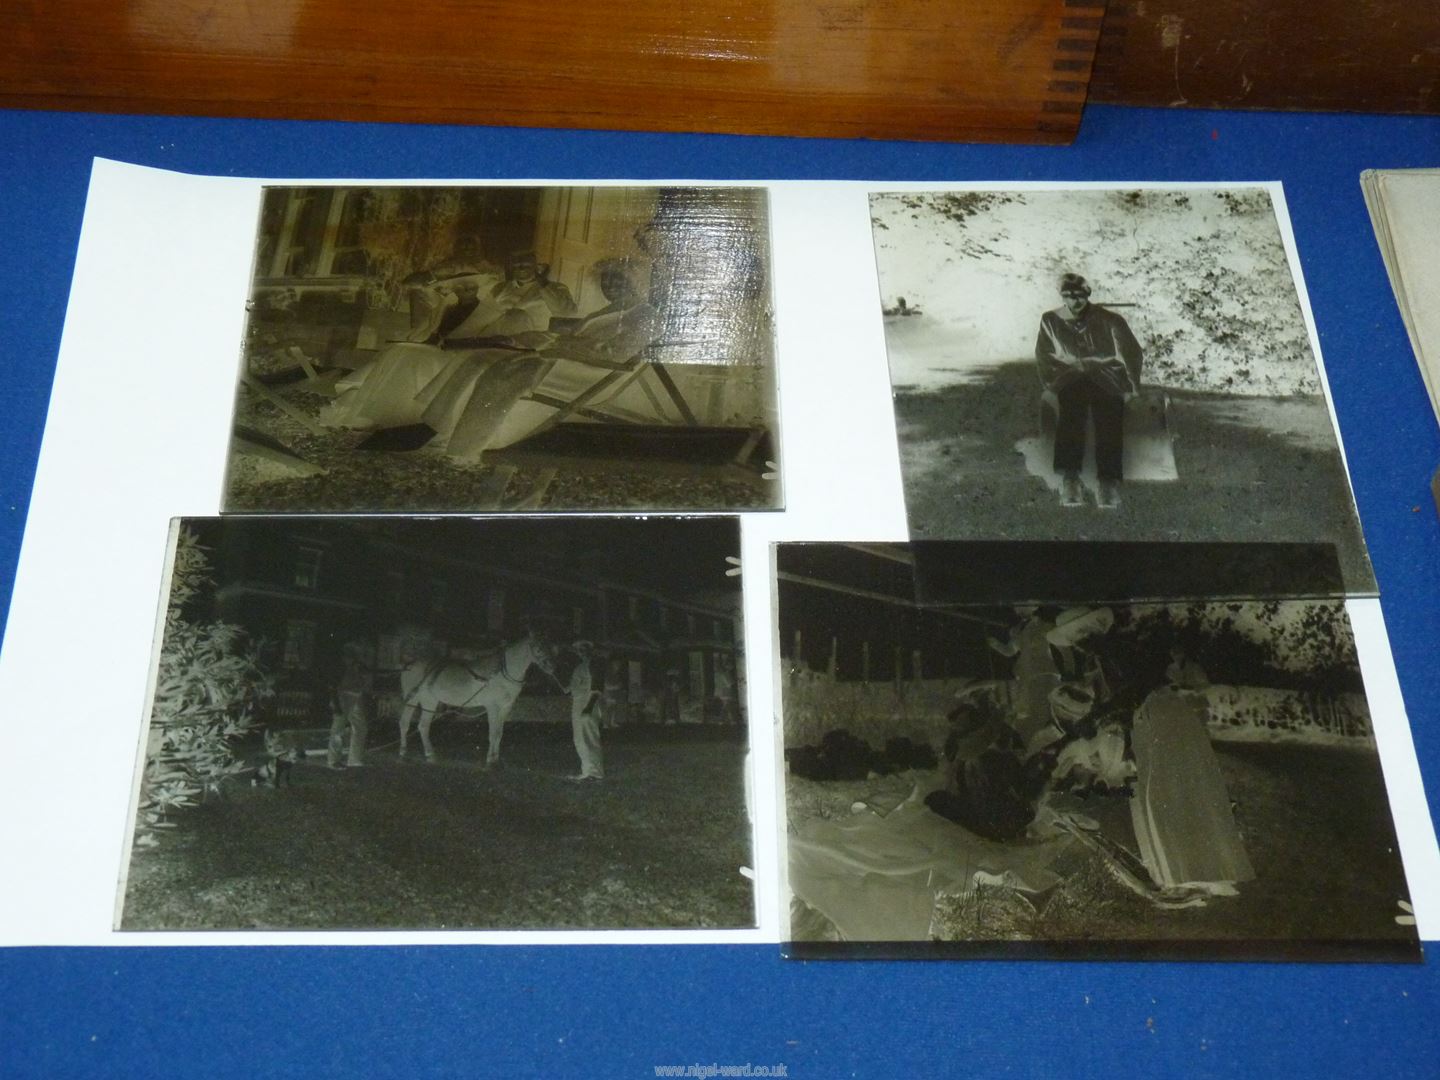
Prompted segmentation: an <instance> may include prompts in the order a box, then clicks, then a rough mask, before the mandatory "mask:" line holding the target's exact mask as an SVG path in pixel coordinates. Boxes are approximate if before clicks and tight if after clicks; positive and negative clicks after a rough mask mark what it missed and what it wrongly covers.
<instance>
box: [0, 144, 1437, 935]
mask: <svg viewBox="0 0 1440 1080" xmlns="http://www.w3.org/2000/svg"><path fill="white" fill-rule="evenodd" d="M262 182H263V183H277V182H279V183H283V182H286V181H284V180H268V181H261V180H255V179H234V178H215V177H196V176H186V175H182V174H176V173H169V172H164V171H159V170H154V169H147V168H140V167H136V166H130V165H123V164H119V163H115V162H109V161H103V160H100V161H97V162H96V164H95V169H94V173H93V176H92V180H91V188H90V195H89V201H88V203H87V206H86V213H85V222H84V227H83V229H82V233H81V240H80V249H79V254H78V257H77V262H76V270H75V279H74V283H73V286H72V293H71V298H70V307H69V311H68V314H67V318H66V324H65V332H64V338H63V341H62V344H61V350H60V357H59V364H58V368H57V373H56V379H55V386H54V392H53V395H52V398H51V406H50V417H49V422H48V426H47V429H46V433H45V440H44V445H43V447H42V450H41V455H40V461H39V466H38V470H37V476H36V482H35V489H34V496H33V499H32V503H31V509H30V516H29V521H28V524H27V530H26V535H25V539H24V544H23V546H22V550H21V555H20V562H19V568H18V571H17V576H16V582H15V590H14V597H13V600H12V604H11V612H10V619H9V625H8V628H7V631H6V635H5V641H4V649H3V653H0V760H3V761H6V762H8V763H10V770H9V777H8V780H7V782H6V784H4V785H0V820H4V821H6V822H7V823H8V824H7V826H6V828H5V830H3V832H0V865H3V866H5V867H6V871H7V872H6V886H5V888H4V889H3V890H0V945H21V944H27V945H39V944H67V945H99V944H155V943H170V944H187V945H191V944H210V943H217V944H218V943H228V944H264V943H314V942H323V943H327V944H340V943H385V944H400V943H426V944H438V943H447V942H466V943H481V942H504V943H514V944H518V943H537V942H560V943H575V942H577V941H595V940H603V941H606V942H614V943H624V942H648V943H667V942H774V941H778V940H779V939H780V936H781V922H780V911H779V905H780V898H781V897H782V895H784V893H783V892H782V883H781V881H780V877H779V875H780V866H779V859H778V856H777V851H778V844H777V838H779V837H780V836H781V832H782V830H783V827H784V822H783V814H782V813H780V812H779V804H778V802H777V784H776V777H777V773H778V769H779V761H780V759H779V755H778V750H777V747H778V739H777V725H778V707H777V706H776V704H775V702H776V697H775V686H776V683H775V680H774V678H773V672H772V670H771V669H770V666H769V665H768V664H766V663H764V662H763V661H764V658H766V657H770V656H772V655H775V652H774V647H773V646H774V641H773V635H774V629H773V618H772V615H771V610H772V608H771V603H772V598H771V596H770V583H769V565H770V563H769V545H770V543H771V542H772V541H775V540H804V539H809V540H827V539H828V540H902V539H905V536H906V526H905V513H904V505H903V500H902V494H901V487H900V474H899V463H898V457H897V452H896V444H895V427H894V414H893V410H892V407H891V399H890V382H889V373H888V370H887V365H886V356H885V349H884V339H883V329H882V324H881V320H880V318H879V317H878V308H879V288H878V282H877V280H876V273H875V260H874V254H873V248H872V246H871V233H870V217H869V210H868V204H867V197H868V193H869V191H870V190H872V189H874V190H882V189H883V190H887V191H894V190H899V189H902V188H905V187H909V188H911V189H914V190H936V189H937V187H939V186H940V185H935V184H933V183H927V184H924V185H898V184H895V183H888V182H887V183H885V184H883V185H870V184H865V183H859V182H845V183H839V182H834V183H832V182H811V181H793V182H779V183H773V184H770V185H768V186H769V187H770V191H771V214H772V228H773V239H774V247H773V259H774V288H775V301H776V312H777V319H776V321H777V326H778V334H779V341H778V355H779V356H780V361H779V382H780V408H781V427H780V438H781V441H782V447H781V450H782V455H783V467H784V481H785V493H786V500H787V509H786V510H785V512H783V513H771V514H764V513H762V514H751V515H747V516H746V517H745V520H744V523H743V544H742V546H743V555H744V559H745V575H744V604H745V608H744V616H745V624H746V626H745V629H746V639H747V640H746V645H747V648H746V653H747V656H748V658H749V664H750V670H749V675H748V705H749V716H750V725H751V766H752V778H753V807H754V816H755V822H754V825H755V861H756V866H755V869H756V873H757V898H756V899H757V910H758V914H759V920H760V922H759V926H758V927H757V928H755V929H754V930H738V931H612V932H604V933H591V932H584V933H578V932H504V933H500V932H384V933H380V932H364V933H356V932H296V933H272V932H245V933H210V932H205V933H197V932H190V933H184V934H149V933H133V932H126V933H117V932H115V931H113V930H112V929H111V926H112V920H113V914H114V907H115V892H116V884H117V881H118V880H119V877H120V870H121V860H122V858H123V856H124V852H125V850H126V842H127V836H126V832H127V825H126V822H127V818H128V810H129V805H130V801H131V799H132V790H131V788H132V781H133V777H134V769H135V763H136V757H137V752H138V750H139V747H140V739H141V732H142V729H143V727H144V724H145V720H146V714H147V700H146V699H147V686H146V683H147V678H148V675H149V672H150V669H151V652H152V647H153V635H154V631H155V625H156V613H157V610H158V604H159V602H160V595H159V594H160V587H161V581H162V575H163V562H164V558H165V548H166V536H167V530H168V527H169V522H170V519H171V518H172V517H175V516H184V515H209V514H214V513H217V512H218V510H219V505H220V495H221V484H222V479H223V471H224V459H225V453H226V449H227V444H228V431H229V425H230V415H231V408H232V404H233V397H234V389H235V388H234V373H235V370H236V356H237V353H238V350H239V348H240V342H241V334H242V324H243V318H244V301H245V298H246V295H247V292H248V286H249V276H250V265H251V256H252V253H253V244H254V232H255V223H256V214H257V209H258V205H259V197H260V188H261V185H262ZM308 182H313V181H308ZM368 182H369V181H367V183H368ZM551 182H553V181H551ZM616 182H617V183H623V182H626V181H616ZM629 182H630V183H634V181H629ZM679 182H680V183H694V181H679ZM404 183H406V184H414V183H418V181H414V180H407V181H404ZM447 183H453V181H447ZM486 183H493V181H486ZM516 183H527V184H534V183H536V181H534V180H531V181H523V182H518V181H517V182H516ZM647 183H653V182H647ZM745 183H746V184H747V185H752V186H753V184H754V183H755V182H754V181H747V182H745ZM971 186H973V187H985V188H988V189H994V188H996V187H1000V186H1021V187H1025V186H1033V185H998V184H995V183H988V184H985V185H971ZM1125 186H1126V187H1129V188H1133V187H1136V186H1139V185H1135V184H1127V185H1125ZM1172 186H1173V185H1172ZM1272 191H1273V192H1274V193H1275V195H1276V196H1277V200H1276V203H1277V206H1283V203H1281V202H1280V200H1279V198H1278V195H1279V188H1278V185H1276V186H1273V187H1272ZM1281 226H1282V231H1283V232H1284V235H1285V238H1286V244H1287V248H1288V250H1289V252H1290V258H1291V263H1292V267H1293V269H1294V271H1295V275H1296V280H1297V281H1299V280H1300V277H1299V266H1298V260H1297V259H1296V257H1295V253H1294V243H1293V238H1292V237H1291V235H1290V230H1289V224H1288V222H1287V221H1286V220H1285V219H1284V217H1283V214H1282V219H1281ZM1303 295H1304V294H1303V288H1302V298H1303ZM1306 310H1307V317H1308V304H1307V307H1306ZM1312 340H1313V324H1312ZM1317 354H1318V344H1317ZM1351 617H1352V619H1353V620H1354V623H1355V629H1356V633H1357V637H1358V638H1359V639H1360V641H1361V649H1362V658H1364V663H1365V676H1366V681H1367V686H1368V687H1369V690H1370V694H1371V701H1372V706H1373V708H1374V712H1375V724H1376V730H1377V737H1378V738H1379V740H1380V744H1381V752H1382V757H1383V759H1384V764H1385V771H1386V776H1387V779H1388V782H1389V784H1390V788H1391V799H1392V805H1393V806H1394V808H1395V815H1396V826H1397V829H1398V830H1399V831H1400V839H1401V844H1402V848H1403V853H1404V856H1405V861H1406V867H1407V871H1408V873H1409V876H1410V887H1411V893H1412V896H1413V897H1414V898H1415V902H1416V906H1417V916H1418V917H1419V925H1420V930H1421V934H1422V937H1423V936H1434V935H1435V934H1436V933H1440V887H1437V886H1440V852H1437V850H1436V845H1435V837H1434V832H1433V829H1432V828H1431V826H1430V820H1429V816H1428V814H1427V813H1425V811H1424V807H1425V803H1424V795H1423V792H1422V791H1421V789H1420V780H1419V769H1418V765H1417V764H1416V760H1415V755H1414V750H1413V747H1412V746H1411V744H1410V741H1409V729H1408V725H1407V722H1406V720H1405V715H1404V709H1403V705H1402V703H1401V701H1400V695H1399V689H1398V685H1397V684H1396V679H1395V674H1394V668H1393V664H1392V663H1391V661H1390V658H1389V647H1388V643H1387V642H1386V639H1385V635H1384V627H1383V623H1382V622H1381V619H1380V614H1379V607H1378V604H1377V603H1375V602H1373V601H1362V602H1358V603H1352V605H1351Z"/></svg>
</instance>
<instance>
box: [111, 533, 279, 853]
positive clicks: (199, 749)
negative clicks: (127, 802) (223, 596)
mask: <svg viewBox="0 0 1440 1080" xmlns="http://www.w3.org/2000/svg"><path fill="white" fill-rule="evenodd" d="M212 587H213V581H212V580H211V578H210V564H209V558H208V556H207V554H206V552H205V549H204V548H203V547H201V545H200V543H199V540H198V538H197V537H196V536H195V534H194V533H193V532H191V531H190V530H189V529H182V530H181V531H180V533H179V535H178V537H177V539H176V545H175V558H174V567H173V571H172V576H171V587H170V597H169V602H168V606H167V608H166V612H165V636H164V641H163V643H162V645H161V647H160V664H159V670H158V671H157V672H156V676H155V695H154V704H153V707H152V711H151V715H150V729H149V736H148V739H147V743H146V755H145V767H144V772H143V774H142V778H141V788H140V800H139V807H138V814H137V817H136V844H137V845H138V846H141V847H150V846H154V845H155V844H156V843H157V838H156V831H157V830H159V829H165V828H172V827H173V826H174V822H173V821H171V820H170V815H171V813H172V812H173V811H176V810H180V809H182V808H185V807H191V806H194V805H196V804H197V803H198V802H199V801H200V800H201V799H203V798H204V797H205V796H206V795H207V794H215V793H218V791H219V787H220V784H221V783H222V782H223V781H224V779H225V778H226V777H228V776H232V775H234V774H235V773H237V772H239V771H240V770H241V769H243V768H244V767H245V766H244V763H243V762H241V761H239V760H238V759H237V757H236V753H235V743H236V741H237V740H238V739H239V738H241V737H243V736H244V735H245V734H246V733H247V732H249V731H250V730H251V729H252V728H253V727H254V724H255V710H256V706H257V705H258V704H259V703H260V702H261V701H263V700H264V699H266V698H267V697H269V696H270V694H271V693H272V686H271V680H270V678H269V676H268V675H267V674H266V673H265V672H264V671H263V670H262V669H261V667H260V665H259V650H258V647H257V645H256V644H255V643H253V642H251V641H250V639H249V637H248V635H247V634H246V632H245V631H244V630H243V629H241V628H240V627H238V626H234V625H231V624H229V623H223V622H204V621H198V620H195V619H193V618H187V612H188V610H189V609H192V608H193V606H194V603H195V601H196V600H197V599H199V597H200V596H201V595H202V594H204V593H205V592H207V591H208V590H209V589H210V588H212Z"/></svg>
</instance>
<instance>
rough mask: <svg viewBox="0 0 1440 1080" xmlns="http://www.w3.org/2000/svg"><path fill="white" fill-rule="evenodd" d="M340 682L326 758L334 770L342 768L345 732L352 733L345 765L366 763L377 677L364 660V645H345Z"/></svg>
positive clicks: (331, 720) (353, 765)
mask: <svg viewBox="0 0 1440 1080" xmlns="http://www.w3.org/2000/svg"><path fill="white" fill-rule="evenodd" d="M341 663H342V665H343V666H342V668H341V671H340V682H339V683H338V684H337V685H336V687H335V702H334V707H333V709H332V710H331V714H330V716H331V718H330V743H329V745H328V747H327V748H326V752H325V761H326V764H328V765H329V766H330V768H332V769H338V768H340V767H341V764H340V756H341V754H342V753H344V752H345V735H346V732H347V731H348V732H349V735H350V746H349V754H348V756H347V758H346V761H345V764H346V765H349V766H350V767H351V768H355V767H357V766H360V765H364V764H365V737H366V734H367V733H368V731H369V727H370V692H371V689H372V686H373V679H374V676H373V674H372V673H371V671H370V666H369V664H367V663H366V662H365V648H364V646H362V645H360V644H358V643H356V642H351V643H349V644H348V645H346V646H345V649H344V656H343V659H342V661H341Z"/></svg>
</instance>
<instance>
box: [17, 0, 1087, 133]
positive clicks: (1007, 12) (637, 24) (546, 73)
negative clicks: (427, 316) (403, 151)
mask: <svg viewBox="0 0 1440 1080" xmlns="http://www.w3.org/2000/svg"><path fill="white" fill-rule="evenodd" d="M6 8H7V13H6V14H7V17H6V20H5V21H6V22H7V23H8V24H9V29H10V31H11V33H10V43H9V49H8V50H7V54H8V55H7V57H6V59H5V61H3V62H0V105H7V106H11V107H22V108H61V109H83V110H92V111H108V112H115V111H124V112H163V113H192V114H202V115H212V116H262V117H290V118H328V119H345V120H403V121H421V122H445V123H478V124H502V125H535V126H564V127H582V128H623V129H642V130H665V131H671V130H676V131H720V132H740V133H753V134H785V135H823V136H862V137H872V138H904V139H956V140H982V141H991V140H995V141H1000V140H1004V141H1043V142H1062V141H1068V140H1069V139H1070V138H1072V137H1073V135H1074V133H1075V130H1076V128H1077V127H1078V125H1079V121H1080V114H1081V110H1082V107H1083V103H1084V100H1085V92H1086V86H1087V83H1088V80H1089V76H1090V65H1091V61H1092V59H1093V56H1094V50H1095V44H1096V41H1097V39H1098V36H1099V31H1100V24H1101V18H1102V16H1103V14H1104V8H1105V0H964V2H954V0H818V2H817V0H629V2H628V3H572V4H571V6H570V7H569V8H568V9H565V8H562V6H561V5H559V4H551V5H542V4H537V3H521V2H519V0H414V2H412V3H409V4H386V3H377V2H375V0H368V2H367V0H348V2H344V0H264V2H261V0H229V2H221V0H48V2H42V0H10V2H9V3H8V4H7V5H6Z"/></svg>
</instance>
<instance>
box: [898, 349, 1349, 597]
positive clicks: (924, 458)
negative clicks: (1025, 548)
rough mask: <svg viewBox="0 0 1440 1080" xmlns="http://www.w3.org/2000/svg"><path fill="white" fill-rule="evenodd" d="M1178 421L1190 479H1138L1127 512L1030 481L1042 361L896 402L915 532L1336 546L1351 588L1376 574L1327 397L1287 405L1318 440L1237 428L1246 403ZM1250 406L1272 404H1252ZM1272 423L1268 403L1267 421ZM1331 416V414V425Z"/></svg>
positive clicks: (1188, 406) (1212, 407)
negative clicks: (1068, 503)
mask: <svg viewBox="0 0 1440 1080" xmlns="http://www.w3.org/2000/svg"><path fill="white" fill-rule="evenodd" d="M1169 397H1170V422H1171V430H1172V432H1173V433H1174V438H1175V459H1176V466H1177V469H1178V471H1179V474H1180V479H1179V480H1178V481H1176V482H1173V483H1157V482H1135V483H1129V484H1126V485H1125V486H1124V489H1123V502H1122V505H1121V507H1120V509H1119V510H1118V511H1110V510H1100V509H1098V508H1096V507H1095V506H1094V505H1087V506H1084V507H1073V508H1071V507H1066V508H1062V507H1060V506H1059V505H1058V500H1057V498H1056V495H1055V494H1054V492H1052V491H1051V490H1050V489H1049V488H1047V487H1046V486H1045V484H1044V482H1043V481H1041V480H1040V479H1039V478H1037V477H1034V476H1031V475H1030V474H1029V473H1027V472H1026V470H1025V466H1024V463H1023V460H1022V458H1021V456H1020V454H1019V453H1018V452H1017V451H1016V449H1015V443H1016V441H1017V440H1019V439H1022V438H1024V437H1026V436H1031V435H1034V434H1036V432H1037V431H1038V425H1039V421H1038V406H1037V403H1038V399H1039V386H1038V383H1037V382H1036V378H1035V365H1034V363H1033V362H1031V361H1019V362H1015V363H1010V364H1004V365H1001V366H999V367H996V368H994V369H991V370H989V371H987V372H986V373H984V374H983V375H979V376H977V377H976V378H975V379H974V380H973V381H970V382H966V383H964V384H961V385H955V386H948V387H945V388H944V389H941V390H933V391H926V392H919V393H915V392H900V393H897V394H896V397H895V418H896V422H897V426H898V429H899V439H900V457H901V471H902V474H903V480H904V486H905V508H906V514H907V516H908V518H909V522H910V534H911V536H912V537H913V538H914V539H917V540H939V539H947V540H960V539H965V540H1162V541H1207V542H1228V543H1242V542H1286V543H1313V542H1326V543H1333V544H1335V545H1336V547H1337V554H1338V556H1339V559H1340V566H1341V569H1342V571H1343V573H1344V577H1345V581H1346V585H1347V588H1348V589H1349V591H1351V592H1352V593H1353V592H1361V591H1373V590H1374V588H1375V579H1374V574H1373V572H1372V571H1371V569H1370V564H1369V559H1368V557H1367V556H1366V554H1365V546H1364V540H1363V538H1362V535H1361V533H1360V527H1359V522H1358V520H1357V518H1356V516H1355V511H1354V504H1353V502H1352V501H1351V497H1350V488H1349V483H1348V480H1347V478H1346V474H1345V468H1344V464H1343V463H1342V461H1341V459H1340V456H1339V454H1338V452H1337V451H1336V450H1335V449H1334V448H1333V446H1332V447H1329V448H1326V447H1322V446H1320V445H1317V440H1315V438H1314V437H1313V431H1314V429H1315V428H1316V426H1317V425H1328V424H1329V417H1328V413H1326V412H1325V408H1326V406H1325V402H1324V400H1323V399H1321V398H1318V397H1317V398H1314V399H1307V398H1287V399H1273V400H1275V401H1276V403H1277V410H1278V409H1279V408H1283V409H1284V410H1285V412H1286V413H1287V414H1289V415H1292V416H1293V415H1295V414H1296V413H1297V412H1300V413H1303V412H1304V411H1306V410H1307V408H1308V410H1309V411H1312V412H1315V415H1314V416H1313V417H1312V418H1310V419H1309V421H1308V422H1307V423H1306V424H1305V425H1304V426H1305V428H1306V429H1307V434H1306V437H1303V438H1299V437H1288V436H1286V435H1285V434H1283V433H1280V432H1277V431H1272V430H1267V429H1266V428H1265V427H1262V426H1259V425H1258V424H1257V423H1255V422H1251V423H1246V422H1244V421H1243V420H1241V419H1239V418H1235V417H1231V418H1229V419H1226V416H1227V413H1229V412H1230V411H1231V410H1230V406H1231V404H1232V403H1234V402H1236V401H1237V399H1235V398H1231V397H1227V396H1226V395H1222V394H1209V393H1199V392H1195V391H1183V390H1172V391H1169ZM1241 400H1242V402H1249V403H1250V404H1258V403H1263V402H1265V401H1270V400H1272V399H1241ZM1256 411H1257V412H1260V413H1262V414H1263V405H1260V407H1259V409H1257V410H1256ZM1321 414H1323V415H1321Z"/></svg>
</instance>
